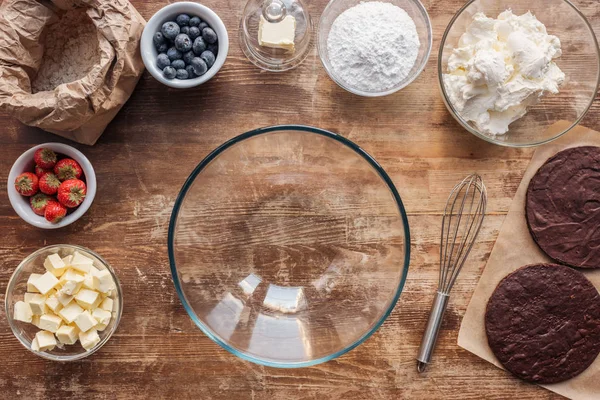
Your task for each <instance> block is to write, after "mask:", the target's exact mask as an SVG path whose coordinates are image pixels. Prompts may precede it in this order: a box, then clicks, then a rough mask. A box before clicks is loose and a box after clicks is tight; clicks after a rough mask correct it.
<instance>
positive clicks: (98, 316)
mask: <svg viewBox="0 0 600 400" xmlns="http://www.w3.org/2000/svg"><path fill="white" fill-rule="evenodd" d="M92 317H94V319H95V320H96V321H98V324H97V325H96V330H99V331H103V330H105V329H106V327H107V326H108V324H110V319H111V318H112V313H111V312H109V311H106V310H103V309H101V308H96V309H95V310H94V311H93V312H92Z"/></svg>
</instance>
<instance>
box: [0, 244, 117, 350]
mask: <svg viewBox="0 0 600 400" xmlns="http://www.w3.org/2000/svg"><path fill="white" fill-rule="evenodd" d="M5 308H6V315H7V317H8V318H7V319H8V322H9V324H10V327H11V329H12V331H13V333H14V334H15V336H16V337H17V339H19V341H20V342H21V344H23V346H25V347H26V348H27V349H28V350H30V351H32V352H33V353H35V354H37V355H38V356H40V357H43V358H46V359H49V360H53V361H74V360H80V359H82V358H85V357H87V356H89V355H91V354H93V353H94V352H96V351H97V350H98V349H99V348H100V347H102V346H103V345H104V344H105V343H106V342H107V341H108V340H109V339H110V337H111V336H112V334H113V333H114V332H115V330H116V329H117V326H118V325H119V321H120V319H121V313H122V310H123V298H122V293H121V286H120V284H119V280H118V278H117V276H116V275H115V272H114V271H113V269H112V268H111V266H110V265H109V264H108V263H107V262H106V261H105V260H103V259H102V258H101V257H100V256H99V255H98V254H96V253H94V252H93V251H91V250H89V249H86V248H84V247H80V246H74V245H55V246H49V247H44V248H42V249H40V250H38V251H36V252H34V253H33V254H31V255H30V256H28V257H27V258H25V259H24V260H23V261H22V262H21V264H19V266H18V267H17V268H16V269H15V272H14V273H13V275H12V277H11V279H10V281H9V283H8V287H7V289H6V296H5Z"/></svg>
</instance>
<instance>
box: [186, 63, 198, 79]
mask: <svg viewBox="0 0 600 400" xmlns="http://www.w3.org/2000/svg"><path fill="white" fill-rule="evenodd" d="M185 70H186V71H187V73H188V79H193V78H195V77H196V76H197V75H196V73H195V72H194V67H192V66H191V65H188V66H187V67H185Z"/></svg>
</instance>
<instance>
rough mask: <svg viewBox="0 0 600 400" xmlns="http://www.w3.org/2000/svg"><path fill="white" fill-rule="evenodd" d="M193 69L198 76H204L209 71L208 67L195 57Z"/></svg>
mask: <svg viewBox="0 0 600 400" xmlns="http://www.w3.org/2000/svg"><path fill="white" fill-rule="evenodd" d="M192 67H194V73H195V74H196V75H198V76H202V75H204V74H205V73H206V71H208V66H207V65H206V63H205V62H204V60H203V59H201V58H200V57H194V59H193V60H192Z"/></svg>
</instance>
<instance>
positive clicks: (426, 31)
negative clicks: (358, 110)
mask: <svg viewBox="0 0 600 400" xmlns="http://www.w3.org/2000/svg"><path fill="white" fill-rule="evenodd" d="M381 1H383V2H384V3H391V4H393V5H395V6H398V7H400V8H402V9H403V10H404V11H406V13H407V14H408V15H409V16H410V17H411V18H412V20H413V21H414V23H415V25H416V27H417V34H418V35H419V42H420V44H421V46H420V47H419V53H418V55H417V59H416V60H415V64H414V66H413V68H412V70H411V71H410V72H409V73H408V75H407V76H406V78H404V79H403V80H402V81H401V82H399V83H398V84H397V85H396V86H394V87H392V88H389V89H386V90H384V91H373V92H369V91H364V90H361V89H359V88H355V87H352V86H351V85H350V84H349V83H348V82H345V81H344V80H343V79H342V78H341V77H339V76H337V75H336V72H335V71H334V69H333V67H332V65H331V61H330V60H329V54H328V51H327V38H328V37H329V31H331V26H332V25H333V23H334V21H335V20H336V18H337V17H338V16H339V15H340V14H341V13H343V12H344V11H346V10H348V9H349V8H352V7H354V6H356V5H358V4H360V3H365V0H331V1H330V2H329V4H327V7H325V10H323V13H322V14H321V20H320V22H319V33H318V39H317V48H318V50H319V57H320V59H321V63H322V64H323V67H324V68H325V71H327V74H328V75H329V77H330V78H331V79H332V80H333V81H334V82H335V83H337V84H338V85H339V86H340V87H342V88H343V89H345V90H347V91H349V92H350V93H354V94H357V95H359V96H365V97H378V96H387V95H389V94H392V93H395V92H397V91H398V90H400V89H403V88H405V87H406V86H408V85H410V84H411V83H412V82H413V81H414V80H415V79H417V77H418V76H419V75H420V74H421V72H422V71H423V69H424V68H425V65H426V64H427V60H429V55H430V54H431V46H432V40H433V39H432V38H433V35H432V32H431V22H430V20H429V15H428V14H427V10H426V9H425V7H424V6H423V4H421V2H420V1H419V0H381Z"/></svg>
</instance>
